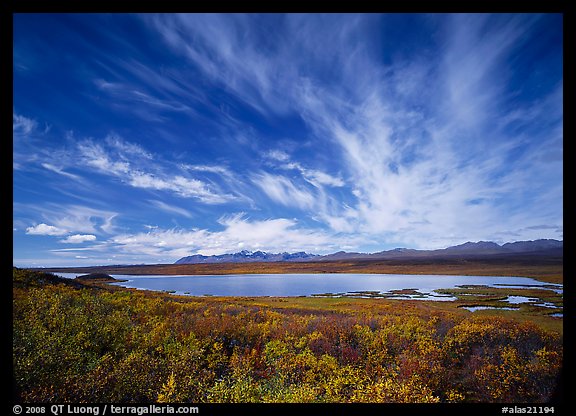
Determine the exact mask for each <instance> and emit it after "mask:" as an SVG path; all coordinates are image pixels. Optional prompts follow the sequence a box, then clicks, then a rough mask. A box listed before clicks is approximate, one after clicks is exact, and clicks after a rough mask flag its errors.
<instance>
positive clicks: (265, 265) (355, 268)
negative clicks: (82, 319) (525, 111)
mask: <svg viewBox="0 0 576 416" xmlns="http://www.w3.org/2000/svg"><path fill="white" fill-rule="evenodd" d="M26 269H27V270H34V271H43V272H49V273H82V274H86V273H96V272H97V273H106V274H109V275H112V274H114V275H127V276H129V275H142V276H154V275H167V276H169V275H182V276H186V275H229V274H307V273H315V274H322V273H326V274H332V273H334V274H337V273H354V274H404V275H422V274H428V275H462V276H516V277H531V278H534V279H537V280H540V281H543V282H547V283H556V284H563V283H564V281H563V280H564V279H563V258H562V257H552V258H550V257H536V256H534V257H532V256H514V257H510V258H490V257H488V258H481V257H480V258H479V257H476V258H471V257H468V258H438V259H404V260H374V261H359V260H357V261H330V262H253V263H209V264H149V265H112V266H88V267H46V268H37V267H36V268H26Z"/></svg>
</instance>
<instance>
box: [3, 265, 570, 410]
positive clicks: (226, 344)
mask: <svg viewBox="0 0 576 416" xmlns="http://www.w3.org/2000/svg"><path fill="white" fill-rule="evenodd" d="M13 279H14V287H13V317H14V318H13V340H12V341H13V368H14V380H15V383H16V387H17V391H18V392H19V395H20V397H19V399H21V400H22V401H25V402H59V403H60V402H126V403H128V402H196V403H201V402H226V403H229V402H386V403H390V402H397V403H404V402H432V403H434V402H461V401H470V402H544V401H546V400H548V399H549V398H550V397H551V395H552V394H553V392H554V389H555V387H556V386H557V378H558V375H559V373H560V371H561V367H562V339H561V338H560V337H559V336H558V335H557V334H554V333H551V332H547V331H545V330H543V329H541V328H540V327H538V326H536V325H532V324H529V323H519V322H515V321H512V320H509V319H504V318H494V317H491V318H486V317H475V316H473V317H463V316H454V315H451V314H440V313H436V314H434V315H428V314H424V313H421V312H419V311H418V310H417V309H416V308H405V309H394V308H389V307H387V304H383V306H382V307H381V308H376V307H375V304H374V303H371V304H369V306H370V308H369V309H361V310H355V309H352V308H345V307H339V308H337V307H334V308H333V309H328V310H314V309H307V308H302V307H296V306H293V307H285V308H272V307H271V306H267V305H265V304H261V305H256V304H254V303H247V302H240V301H236V300H234V299H233V298H228V299H210V298H179V297H174V296H169V295H165V294H153V293H142V292H136V291H127V290H114V291H109V290H104V289H101V288H93V287H92V288H87V287H79V286H78V285H76V284H73V282H69V281H68V282H67V281H63V280H62V279H57V278H54V277H53V276H52V277H51V275H47V274H43V273H32V272H28V271H23V270H19V269H14V276H13ZM373 302H379V300H374V301H373Z"/></svg>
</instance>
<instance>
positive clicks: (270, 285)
mask: <svg viewBox="0 0 576 416" xmlns="http://www.w3.org/2000/svg"><path fill="white" fill-rule="evenodd" d="M59 275H60V276H63V277H68V278H74V277H76V274H70V273H59ZM112 276H113V277H114V278H116V279H122V280H126V281H124V282H118V283H113V284H114V285H118V286H123V287H127V288H135V289H142V290H155V291H166V292H173V293H175V294H180V295H191V296H352V297H386V298H392V299H421V300H436V301H453V300H455V298H454V297H452V296H450V295H444V294H440V293H436V292H435V290H437V289H451V288H457V287H461V286H470V285H483V286H488V287H507V288H529V287H537V288H542V289H549V290H554V291H555V292H557V293H561V292H562V288H563V287H562V285H556V284H551V283H545V282H540V281H538V280H535V279H531V278H527V277H506V276H442V275H397V274H348V273H338V274H331V273H325V274H236V275H210V276H199V275H198V276H128V275H112Z"/></svg>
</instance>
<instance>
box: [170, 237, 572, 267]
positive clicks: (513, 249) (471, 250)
mask: <svg viewBox="0 0 576 416" xmlns="http://www.w3.org/2000/svg"><path fill="white" fill-rule="evenodd" d="M563 250H564V242H563V241H559V240H553V239H540V240H533V241H516V242H513V243H505V244H502V245H499V244H497V243H494V242H492V241H478V242H471V241H468V242H466V243H464V244H460V245H457V246H452V247H448V248H443V249H438V250H416V249H410V248H395V249H392V250H386V251H380V252H377V253H354V252H345V251H339V252H337V253H333V254H327V255H324V256H321V255H317V254H309V253H306V252H304V251H300V252H297V253H267V252H264V251H255V252H252V251H247V250H242V251H240V252H238V253H233V254H221V255H216V256H203V255H200V254H196V255H193V256H187V257H182V258H181V259H179V260H177V261H176V263H175V264H203V263H250V262H302V261H334V260H367V259H372V260H380V259H381V260H386V259H402V258H406V259H407V258H428V257H462V256H466V257H468V256H486V255H505V254H522V253H526V254H532V255H550V254H552V255H563Z"/></svg>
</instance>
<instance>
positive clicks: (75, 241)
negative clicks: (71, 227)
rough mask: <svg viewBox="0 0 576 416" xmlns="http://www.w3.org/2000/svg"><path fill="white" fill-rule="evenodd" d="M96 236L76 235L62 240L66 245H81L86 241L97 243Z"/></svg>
mask: <svg viewBox="0 0 576 416" xmlns="http://www.w3.org/2000/svg"><path fill="white" fill-rule="evenodd" d="M95 240H96V236H95V235H93V234H74V235H70V236H68V237H66V238H65V239H64V240H60V242H61V243H66V244H80V243H84V242H86V241H95Z"/></svg>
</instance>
